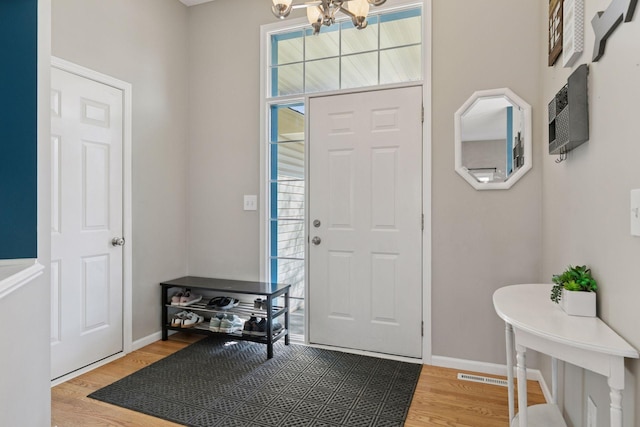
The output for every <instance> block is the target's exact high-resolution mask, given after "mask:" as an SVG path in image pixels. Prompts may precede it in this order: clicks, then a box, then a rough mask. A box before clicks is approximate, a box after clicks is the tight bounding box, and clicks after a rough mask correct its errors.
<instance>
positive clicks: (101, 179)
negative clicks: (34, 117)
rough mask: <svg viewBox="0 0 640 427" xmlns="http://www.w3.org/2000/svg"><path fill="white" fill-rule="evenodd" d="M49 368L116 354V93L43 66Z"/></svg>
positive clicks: (119, 290) (70, 367)
mask: <svg viewBox="0 0 640 427" xmlns="http://www.w3.org/2000/svg"><path fill="white" fill-rule="evenodd" d="M51 80H52V82H51V86H52V92H51V142H52V156H51V158H52V177H51V185H52V195H51V197H52V217H51V234H52V236H51V259H52V265H51V277H52V283H51V286H52V289H51V290H52V292H51V297H52V304H51V367H52V378H53V379H55V378H58V377H61V376H63V375H66V374H68V373H70V372H73V371H75V370H77V369H80V368H82V367H85V366H87V365H90V364H92V363H95V362H97V361H99V360H101V359H104V358H106V357H109V356H111V355H114V354H116V353H119V352H121V351H123V345H124V344H123V269H122V267H123V262H122V259H123V253H122V252H123V251H122V247H121V246H114V245H113V244H112V239H113V238H114V237H121V236H122V234H123V221H122V218H123V215H122V209H123V206H122V192H123V180H122V176H123V175H122V145H123V94H122V91H121V90H119V89H116V88H113V87H111V86H108V85H105V84H102V83H98V82H96V81H94V80H90V79H87V78H84V77H80V76H78V75H75V74H72V73H69V72H66V71H62V70H60V69H57V68H52V70H51Z"/></svg>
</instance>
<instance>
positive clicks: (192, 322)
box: [182, 311, 204, 328]
mask: <svg viewBox="0 0 640 427" xmlns="http://www.w3.org/2000/svg"><path fill="white" fill-rule="evenodd" d="M202 322H204V317H202V316H200V315H199V314H196V313H194V312H193V311H190V312H188V313H187V315H186V316H185V318H184V319H183V320H182V327H183V328H193V327H194V326H196V325H199V324H200V323H202Z"/></svg>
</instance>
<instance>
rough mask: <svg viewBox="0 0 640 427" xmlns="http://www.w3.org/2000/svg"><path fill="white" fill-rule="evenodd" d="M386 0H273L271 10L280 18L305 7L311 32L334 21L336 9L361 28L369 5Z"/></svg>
mask: <svg viewBox="0 0 640 427" xmlns="http://www.w3.org/2000/svg"><path fill="white" fill-rule="evenodd" d="M385 1H386V0H316V1H308V2H305V3H301V4H293V0H273V7H272V8H271V11H272V12H273V14H274V15H275V16H276V17H277V18H280V19H284V18H286V17H287V16H289V14H290V13H291V11H292V10H293V9H300V8H303V7H304V8H306V9H307V19H308V20H309V24H311V26H312V27H313V34H318V33H319V32H320V28H321V27H322V26H323V25H325V26H330V25H332V24H334V23H335V21H336V13H337V12H338V11H340V12H342V13H344V14H345V15H347V16H349V17H350V18H351V22H353V25H354V27H356V28H357V29H359V30H361V29H363V28H366V27H367V15H368V14H369V7H370V6H380V5H381V4H383V3H384V2H385Z"/></svg>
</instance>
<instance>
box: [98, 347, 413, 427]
mask: <svg viewBox="0 0 640 427" xmlns="http://www.w3.org/2000/svg"><path fill="white" fill-rule="evenodd" d="M421 367H422V366H421V365H420V364H412V363H405V362H397V361H392V360H386V359H379V358H375V357H367V356H359V355H354V354H348V353H341V352H336V351H329V350H323V349H317V348H312V347H307V346H302V345H295V344H292V345H290V346H285V345H284V344H282V343H281V342H278V343H277V344H276V345H275V346H274V357H273V359H270V360H267V358H266V348H265V346H264V345H262V344H256V343H250V342H245V341H241V342H233V341H227V342H225V341H220V340H218V339H215V338H207V339H204V340H201V341H198V342H196V343H194V344H191V345H190V346H189V347H186V348H184V349H182V350H180V351H178V352H177V353H174V354H172V355H171V356H168V357H166V358H164V359H162V360H160V361H158V362H156V363H154V364H152V365H150V366H147V367H146V368H143V369H141V370H140V371H138V372H136V373H134V374H131V375H129V376H128V377H125V378H123V379H121V380H120V381H117V382H115V383H113V384H111V385H109V386H107V387H104V388H102V389H100V390H98V391H96V392H94V393H92V394H90V395H89V397H91V398H94V399H98V400H101V401H104V402H108V403H111V404H114V405H117V406H122V407H124V408H128V409H132V410H134V411H138V412H143V413H145V414H149V415H152V416H154V417H158V418H163V419H165V420H169V421H173V422H176V423H180V424H184V425H187V426H224V427H234V426H243V427H245V426H256V427H260V426H265V427H268V426H278V427H280V426H305V427H306V426H314V427H315V426H402V425H403V424H404V420H405V418H406V416H407V412H408V410H409V405H410V404H411V398H412V396H413V392H414V390H415V387H416V384H417V382H418V377H419V375H420V369H421Z"/></svg>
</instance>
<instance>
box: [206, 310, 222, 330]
mask: <svg viewBox="0 0 640 427" xmlns="http://www.w3.org/2000/svg"><path fill="white" fill-rule="evenodd" d="M223 317H224V314H216V315H215V316H213V317H212V318H211V320H210V321H209V330H210V331H212V332H220V322H221V321H222V318H223Z"/></svg>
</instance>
